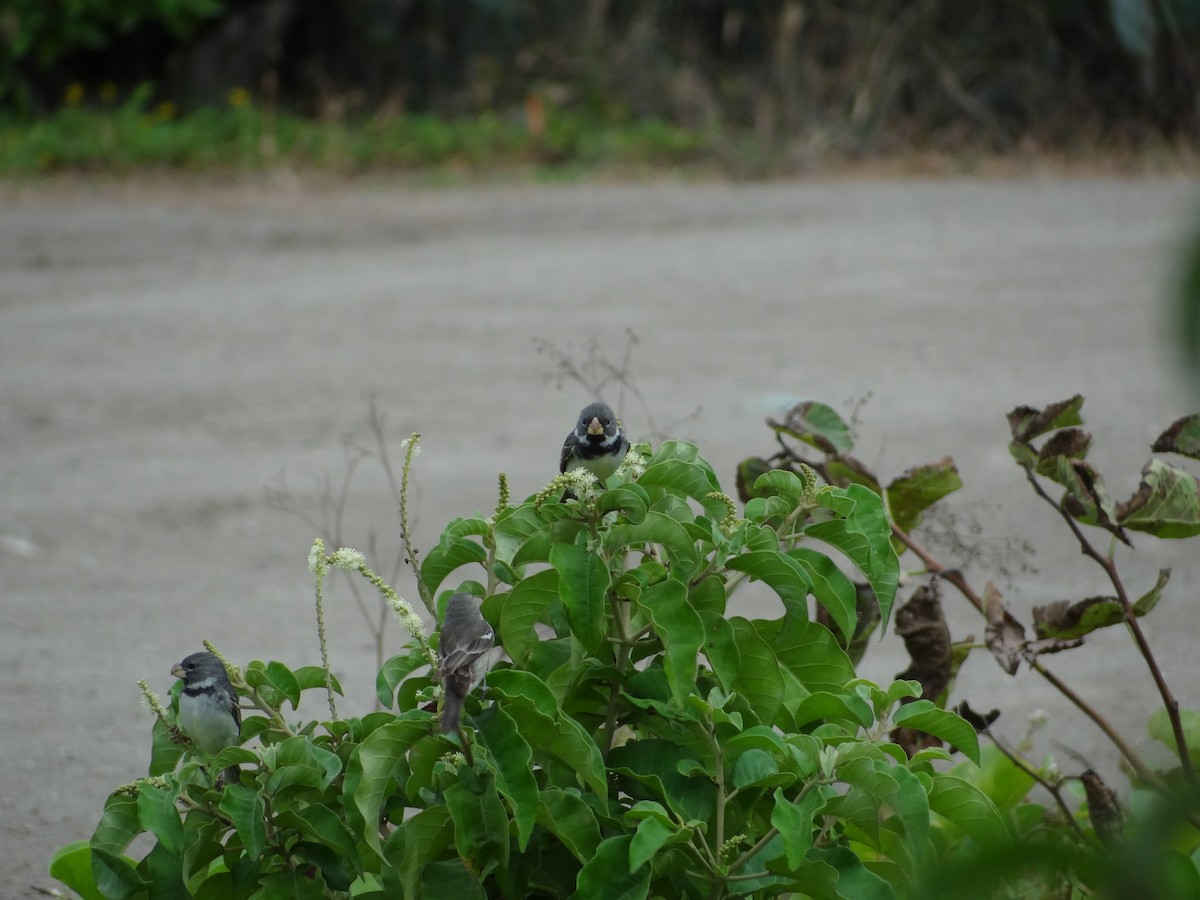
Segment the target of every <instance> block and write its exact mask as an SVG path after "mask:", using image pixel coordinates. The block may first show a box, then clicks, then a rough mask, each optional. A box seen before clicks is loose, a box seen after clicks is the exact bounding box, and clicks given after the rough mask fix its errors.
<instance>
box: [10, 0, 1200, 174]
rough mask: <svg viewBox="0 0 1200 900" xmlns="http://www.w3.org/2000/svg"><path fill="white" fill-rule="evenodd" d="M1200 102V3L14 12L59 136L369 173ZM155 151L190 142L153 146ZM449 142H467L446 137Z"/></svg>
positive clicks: (1042, 133) (45, 149)
mask: <svg viewBox="0 0 1200 900" xmlns="http://www.w3.org/2000/svg"><path fill="white" fill-rule="evenodd" d="M144 83H150V84H153V85H154V88H153V95H152V96H148V97H144V98H141V99H142V100H143V103H144V105H145V106H146V108H149V109H154V108H161V109H166V110H168V111H170V112H172V115H171V116H165V115H164V116H160V118H162V119H169V120H170V121H171V122H172V123H173V124H172V126H171V127H163V128H160V129H157V130H156V131H155V136H154V137H153V138H151V137H150V136H149V131H150V129H149V126H148V125H146V124H145V123H143V124H142V125H140V126H137V127H134V123H133V122H132V120H131V119H130V118H129V117H121V116H116V117H113V116H111V109H110V110H109V113H110V116H109V118H111V119H112V121H111V122H109V123H107V124H103V125H99V124H98V125H97V127H96V128H90V129H89V128H84V127H83V124H82V123H84V122H85V121H88V119H87V116H86V112H87V111H96V110H97V109H101V110H102V109H103V107H104V102H103V101H101V102H97V101H98V100H101V97H102V95H103V94H104V93H105V92H104V91H101V87H102V86H107V95H108V96H109V97H110V98H112V97H117V96H119V97H124V98H128V97H129V96H130V95H131V94H132V92H134V91H135V89H136V88H137V86H138V85H140V84H144ZM237 89H240V90H242V91H243V92H244V93H245V94H246V96H247V97H249V98H253V101H254V103H253V104H247V105H248V106H252V107H253V109H254V110H260V111H263V112H264V113H266V112H270V113H271V114H272V115H273V118H272V119H271V120H270V121H269V122H267V120H265V119H264V120H263V122H261V123H260V124H259V125H257V126H254V127H251V125H250V123H249V122H248V121H247V120H249V119H251V118H252V116H251V115H250V113H249V112H246V113H244V114H243V115H242V116H241V117H236V116H233V117H231V116H219V117H215V116H214V115H213V114H212V113H205V112H203V110H204V109H205V108H223V107H226V106H227V103H226V102H225V98H226V97H227V96H228V95H229V93H230V92H231V91H233V90H237ZM1198 94H1200V0H988V2H983V3H962V2H961V0H808V2H800V0H691V2H688V0H356V2H347V3H328V2H325V0H239V2H234V0H6V2H5V5H4V6H3V8H2V9H0V111H4V110H6V111H7V112H6V115H7V118H6V128H8V129H15V128H18V127H21V125H22V124H25V125H31V123H44V121H45V120H46V118H47V117H52V118H53V122H52V126H53V127H52V129H51V131H54V132H58V133H59V134H60V135H64V136H65V135H66V134H68V133H70V132H71V131H72V129H78V131H79V133H78V135H77V136H78V138H79V140H80V141H81V142H82V143H84V144H88V145H89V146H91V145H93V144H96V143H100V144H103V143H104V141H106V140H111V139H116V138H120V139H122V140H126V139H129V140H136V141H138V142H139V144H138V146H137V147H131V148H127V149H122V150H120V151H119V153H120V154H126V155H128V156H129V157H131V158H140V157H142V156H146V155H149V156H150V157H151V158H154V159H161V158H163V157H164V156H165V157H166V158H167V159H168V160H171V159H178V158H179V157H180V156H181V155H182V156H183V157H187V158H188V159H190V158H191V157H192V155H195V154H202V153H203V152H209V151H205V150H204V148H195V149H192V150H188V149H187V146H186V145H187V144H188V141H187V139H186V131H187V128H200V127H203V126H209V127H214V128H216V129H217V132H218V140H216V142H215V146H214V148H213V149H212V150H211V152H213V153H222V152H227V149H228V145H229V142H230V141H231V140H232V138H230V136H229V132H230V131H234V132H237V133H238V134H239V135H241V136H242V138H248V139H257V138H258V137H261V134H262V133H263V132H264V130H266V131H267V132H268V133H269V134H270V135H272V136H271V137H270V140H272V141H274V143H275V148H274V150H271V148H267V150H266V151H264V153H266V152H268V151H269V152H282V151H281V148H288V149H287V152H289V153H295V154H298V155H299V156H301V157H302V158H304V159H314V160H320V159H326V158H332V159H334V160H335V161H337V164H339V165H341V164H345V165H348V166H353V165H355V164H357V161H358V160H359V159H360V158H362V157H363V156H366V157H368V158H371V159H373V158H375V156H376V155H379V156H381V157H382V158H383V159H384V160H387V159H391V158H393V156H395V157H396V158H398V159H400V160H401V161H402V163H403V164H407V161H408V160H409V159H411V158H412V157H413V156H414V155H415V156H416V157H417V158H421V159H423V158H425V157H426V156H427V155H428V154H430V153H433V154H434V155H435V156H437V157H438V158H441V157H443V156H445V155H447V154H449V155H452V156H454V155H461V156H463V157H464V158H465V159H468V160H471V159H479V158H480V156H479V153H480V151H479V149H478V147H477V145H478V144H482V145H483V148H484V149H483V151H482V154H483V156H488V155H491V154H494V153H496V152H497V151H498V150H502V151H503V152H504V153H510V152H513V149H512V148H513V146H514V145H516V148H517V150H516V155H517V156H526V155H533V156H536V155H537V154H546V155H548V156H549V157H551V158H554V157H556V156H559V157H566V158H577V157H580V156H585V157H586V156H587V155H588V154H590V153H592V152H593V149H592V148H591V147H590V144H591V143H599V144H602V145H603V144H609V143H613V142H615V143H617V144H620V145H624V144H626V143H631V144H632V145H633V146H634V147H636V148H637V149H636V153H638V154H640V153H643V152H650V151H651V150H652V155H657V154H661V153H664V152H665V153H667V155H668V158H671V159H673V158H675V157H676V155H677V154H678V153H680V152H684V151H681V149H680V147H679V145H680V144H683V145H684V150H685V151H686V152H692V149H694V145H695V144H696V142H697V141H700V142H703V141H704V139H705V138H704V137H703V136H704V135H712V134H715V133H723V134H725V135H727V136H740V137H738V138H737V140H741V141H743V142H744V144H745V145H748V146H750V147H752V148H757V150H760V151H762V152H765V153H774V154H776V155H778V154H784V155H788V154H790V155H792V156H793V157H794V156H796V155H798V154H800V155H804V154H807V155H809V156H812V155H820V154H823V153H827V152H828V153H835V154H841V155H843V156H855V155H877V154H882V153H889V152H893V151H896V150H901V151H903V150H906V149H910V148H912V147H914V146H922V147H925V148H929V149H933V150H942V151H949V152H955V151H957V150H960V149H962V148H970V149H974V150H981V151H984V152H991V153H995V152H1000V153H1003V152H1008V151H1011V150H1013V149H1019V148H1022V147H1026V146H1030V145H1034V146H1037V147H1039V148H1046V149H1050V150H1068V151H1075V150H1078V149H1079V148H1080V147H1081V146H1087V145H1089V144H1090V143H1093V142H1099V143H1104V142H1106V141H1107V142H1110V143H1111V142H1124V143H1125V144H1137V143H1139V142H1145V141H1153V140H1161V139H1163V138H1166V139H1167V140H1171V141H1178V140H1182V141H1185V142H1188V143H1190V144H1192V145H1194V144H1195V143H1196V141H1197V137H1200V104H1198V103H1197V102H1196V98H1197V96H1198ZM160 104H170V106H168V107H160ZM109 105H110V106H111V105H112V103H111V99H110V102H109ZM64 107H67V110H66V111H65V112H62V113H60V112H59V111H60V110H62V109H63V108H64ZM539 110H541V111H542V112H539ZM139 112H141V110H139ZM543 113H545V114H544V115H543ZM550 113H552V114H550ZM427 115H428V116H436V117H437V118H438V119H440V120H443V122H444V123H448V124H445V126H444V127H438V126H435V125H431V124H430V123H429V121H428V120H426V119H425V118H424V117H425V116H427ZM292 116H298V117H306V118H309V119H314V120H317V121H319V122H321V123H361V122H366V123H374V124H368V126H367V127H368V128H370V127H376V128H384V129H385V130H386V129H400V131H401V132H402V133H401V134H398V135H397V136H396V137H395V138H394V139H393V138H391V137H389V138H388V139H386V140H379V141H375V142H366V143H363V142H359V141H356V139H355V137H354V135H353V134H352V133H351V131H352V129H349V128H343V127H342V126H340V125H338V126H334V127H317V126H313V127H305V126H303V125H301V124H299V122H298V121H297V122H295V123H292V120H291V117H292ZM468 122H469V123H471V124H464V123H468ZM581 122H586V123H590V124H589V125H588V127H586V128H585V127H582V126H581V125H580V124H579V123H581ZM637 122H642V123H659V124H656V125H633V124H632V123H637ZM380 123H382V124H380ZM185 124H186V126H187V128H185ZM268 126H269V127H268ZM522 126H523V127H524V128H525V129H526V131H527V132H528V134H527V135H526V136H524V137H522V136H521V134H520V133H519V132H520V127H522ZM598 126H602V127H598ZM408 132H415V133H416V135H415V136H406V135H407V134H408ZM601 132H604V134H603V136H599V135H600V133H601ZM631 132H632V134H631ZM106 135H107V137H106ZM239 139H241V138H239ZM156 142H157V143H160V144H166V145H172V146H174V147H175V149H170V147H168V146H162V147H159V148H158V149H154V150H152V149H150V147H151V145H152V144H154V143H156ZM447 142H448V143H450V144H454V145H455V147H454V149H453V150H449V149H446V148H445V147H442V149H437V148H438V147H440V146H441V145H443V144H445V143H447ZM735 143H736V141H735ZM20 144H21V146H20V147H14V146H13V140H12V138H11V137H10V138H9V139H8V140H7V142H6V154H13V153H16V154H17V155H18V156H19V157H20V159H21V160H22V161H21V162H20V163H19V164H17V163H13V162H9V163H8V164H7V166H6V168H9V169H13V168H22V169H28V168H30V167H31V163H30V162H29V160H30V159H32V160H33V161H34V164H33V167H35V168H36V167H38V166H37V164H36V161H37V159H39V158H40V159H42V160H43V165H45V164H48V165H50V166H51V167H53V165H57V164H59V163H55V162H52V161H51V162H47V161H48V160H58V159H66V158H70V157H72V156H81V157H83V158H86V159H90V160H98V159H100V158H101V157H99V156H97V155H96V152H95V149H94V147H92V149H91V150H85V149H70V148H65V147H60V146H58V144H61V140H58V139H55V138H54V136H53V135H52V134H49V133H45V132H43V134H42V135H41V137H40V138H36V139H35V137H33V136H31V137H30V138H29V139H28V142H27V145H26V142H20ZM368 144H370V149H367V145H368ZM347 145H348V146H347ZM534 145H536V147H535V149H532V150H531V149H528V147H534ZM398 147H402V148H403V149H397V148H398ZM220 148H225V149H220ZM389 148H391V149H389ZM30 154H32V156H30ZM110 155H111V154H110ZM240 158H241V159H243V160H245V159H246V158H247V154H246V152H245V151H243V153H242V154H241V156H240ZM187 164H191V163H187Z"/></svg>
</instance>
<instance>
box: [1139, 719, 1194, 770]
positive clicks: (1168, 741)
mask: <svg viewBox="0 0 1200 900" xmlns="http://www.w3.org/2000/svg"><path fill="white" fill-rule="evenodd" d="M1179 722H1180V725H1181V726H1182V727H1183V739H1184V740H1185V741H1186V742H1187V745H1188V755H1189V756H1190V757H1191V758H1192V762H1193V763H1200V712H1197V711H1196V710H1194V709H1183V708H1181V709H1180V710H1179ZM1148 728H1149V731H1150V737H1152V738H1154V740H1156V741H1158V742H1159V743H1161V744H1164V745H1165V746H1166V747H1167V749H1168V750H1170V751H1171V752H1172V753H1174V754H1175V755H1176V756H1179V755H1180V754H1179V747H1178V745H1177V744H1176V743H1175V730H1174V729H1173V728H1172V727H1171V719H1170V717H1169V716H1168V715H1167V711H1166V710H1165V709H1156V710H1155V711H1154V712H1153V713H1151V715H1150V722H1149V725H1148Z"/></svg>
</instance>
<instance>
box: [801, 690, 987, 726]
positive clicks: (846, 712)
mask: <svg viewBox="0 0 1200 900" xmlns="http://www.w3.org/2000/svg"><path fill="white" fill-rule="evenodd" d="M793 716H795V719H796V727H797V728H803V727H804V726H805V725H807V724H808V723H809V722H818V721H825V722H845V723H846V724H847V725H848V726H849V727H851V728H852V729H853V728H870V727H871V726H872V725H874V724H875V713H874V711H873V710H872V709H871V705H870V704H869V703H867V701H866V700H864V699H863V698H862V697H860V696H858V695H857V694H843V693H829V692H827V691H815V692H814V693H812V694H809V695H808V696H807V697H805V698H804V699H803V700H801V701H800V704H799V706H797V708H796V710H795V711H794V712H793ZM972 733H973V732H972Z"/></svg>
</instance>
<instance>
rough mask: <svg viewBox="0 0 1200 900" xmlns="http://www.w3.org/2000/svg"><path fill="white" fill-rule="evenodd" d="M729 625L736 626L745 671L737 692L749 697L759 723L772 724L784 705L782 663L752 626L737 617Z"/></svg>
mask: <svg viewBox="0 0 1200 900" xmlns="http://www.w3.org/2000/svg"><path fill="white" fill-rule="evenodd" d="M729 624H730V625H732V626H733V633H734V635H735V639H736V641H737V645H738V648H739V650H740V651H741V654H742V670H741V672H740V673H739V674H738V678H737V681H736V682H735V683H734V689H735V690H736V691H738V692H739V693H741V694H743V695H744V696H745V697H746V699H747V701H748V702H749V703H750V708H751V709H752V710H754V714H755V715H756V716H758V720H759V722H761V723H762V724H764V725H773V724H775V717H776V716H777V715H778V714H779V710H780V708H781V707H782V706H783V678H782V677H781V675H780V673H779V660H778V659H777V658H776V656H775V651H774V649H773V648H772V646H771V645H770V644H768V643H767V642H766V641H764V640H763V639H762V638H761V637H760V636H759V634H758V631H757V630H756V629H755V627H754V625H753V624H752V623H750V622H748V621H747V620H746V619H743V618H741V617H740V616H738V617H735V618H733V619H730V620H729ZM826 633H828V632H826Z"/></svg>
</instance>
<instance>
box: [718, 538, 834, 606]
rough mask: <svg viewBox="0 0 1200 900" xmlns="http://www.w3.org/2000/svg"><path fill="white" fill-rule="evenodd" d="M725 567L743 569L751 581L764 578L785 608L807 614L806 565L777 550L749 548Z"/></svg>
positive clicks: (741, 570) (808, 587)
mask: <svg viewBox="0 0 1200 900" xmlns="http://www.w3.org/2000/svg"><path fill="white" fill-rule="evenodd" d="M725 567H726V568H727V569H732V570H734V571H735V572H745V573H746V574H747V575H749V576H750V579H751V581H762V582H765V583H766V584H767V585H768V586H769V587H770V588H771V590H773V591H774V592H775V593H776V595H778V597H779V599H780V600H782V601H783V605H784V607H785V608H786V609H787V611H788V612H790V613H792V614H793V615H795V616H798V617H800V618H802V619H807V618H808V593H809V591H811V590H812V589H813V585H812V580H811V578H810V577H809V574H808V569H807V568H806V567H805V566H803V565H801V563H800V562H799V561H798V560H796V559H794V558H792V557H791V556H789V555H788V554H786V553H782V552H780V551H779V550H752V551H750V552H749V553H743V554H741V555H740V556H735V557H732V558H731V559H729V560H727V561H726V563H725Z"/></svg>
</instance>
